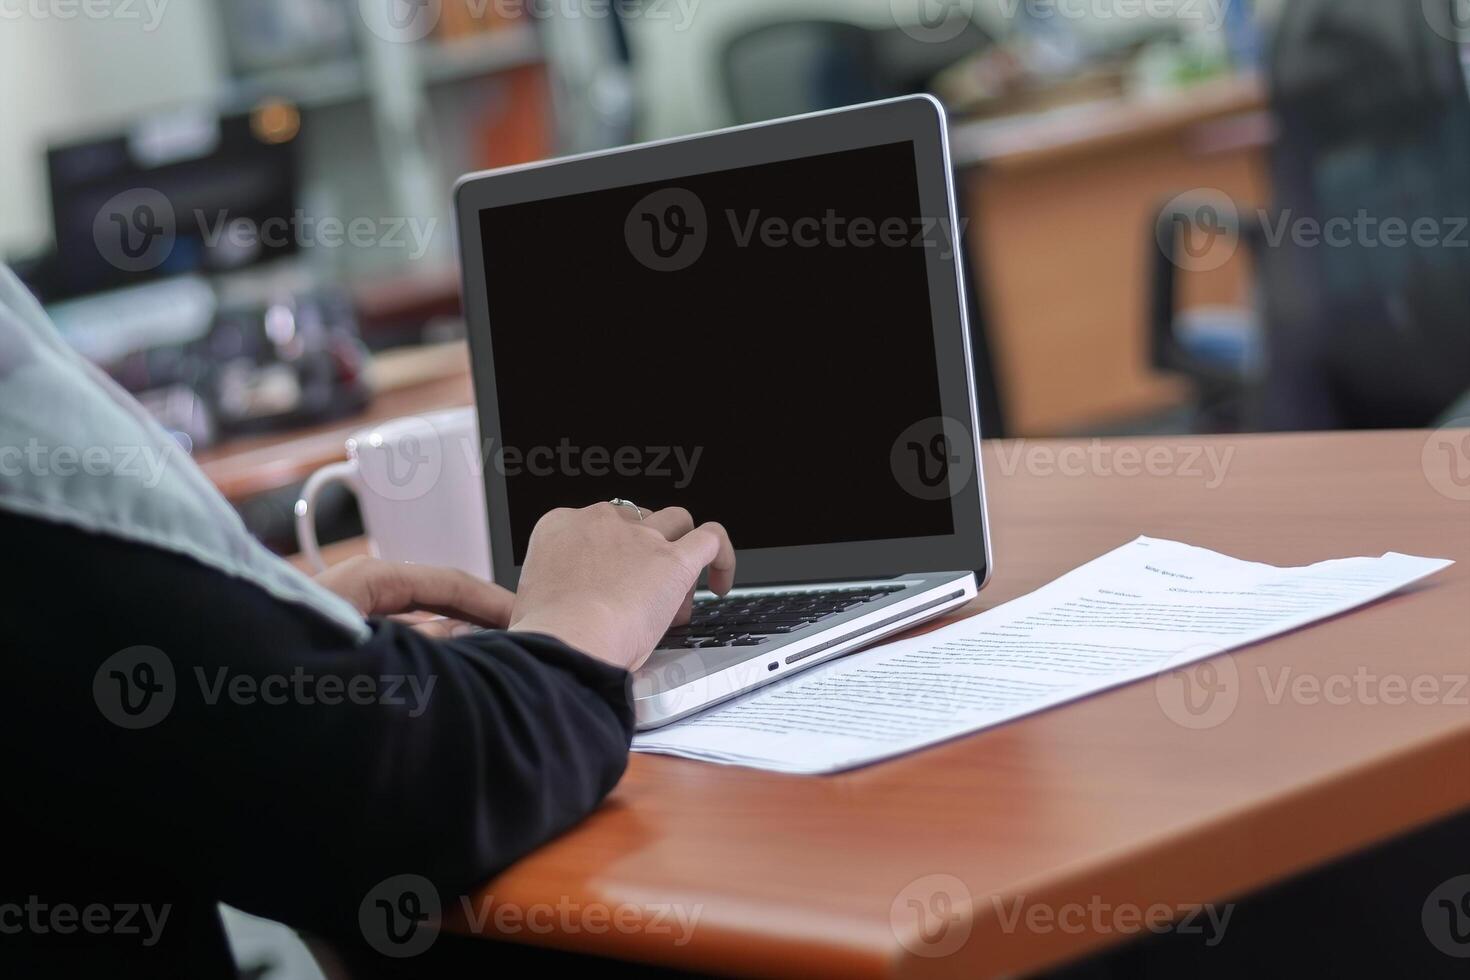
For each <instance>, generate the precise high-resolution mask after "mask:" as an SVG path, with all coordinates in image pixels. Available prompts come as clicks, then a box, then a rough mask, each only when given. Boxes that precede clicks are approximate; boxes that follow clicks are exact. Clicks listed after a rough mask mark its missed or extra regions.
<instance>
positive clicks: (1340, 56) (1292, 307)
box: [1150, 0, 1470, 430]
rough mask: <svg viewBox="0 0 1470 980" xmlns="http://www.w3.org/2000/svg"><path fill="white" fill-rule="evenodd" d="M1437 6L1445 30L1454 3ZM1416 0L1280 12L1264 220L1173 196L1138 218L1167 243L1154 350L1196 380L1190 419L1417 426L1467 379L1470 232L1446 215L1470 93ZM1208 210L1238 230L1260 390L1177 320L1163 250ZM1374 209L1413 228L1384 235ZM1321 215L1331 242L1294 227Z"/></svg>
mask: <svg viewBox="0 0 1470 980" xmlns="http://www.w3.org/2000/svg"><path fill="white" fill-rule="evenodd" d="M1436 2H1443V3H1444V5H1445V8H1446V15H1445V20H1444V22H1443V23H1445V24H1449V23H1453V21H1452V20H1450V17H1449V13H1448V10H1449V4H1450V2H1451V0H1436ZM1425 9H1426V8H1425V7H1424V5H1423V4H1422V3H1421V0H1297V2H1295V3H1293V4H1289V5H1287V7H1286V9H1285V11H1284V13H1283V16H1282V21H1281V24H1280V26H1279V29H1278V32H1277V34H1276V37H1275V38H1274V42H1273V45H1272V52H1271V58H1270V63H1269V64H1270V68H1269V71H1270V87H1271V107H1272V110H1273V112H1274V114H1275V116H1276V119H1277V124H1278V125H1277V128H1278V131H1279V133H1280V136H1279V138H1278V141H1277V144H1276V145H1275V147H1274V148H1273V151H1272V154H1271V171H1272V178H1273V183H1274V194H1275V202H1274V205H1273V207H1272V209H1271V213H1270V214H1269V215H1268V216H1267V217H1266V218H1265V220H1264V221H1263V220H1262V218H1261V216H1258V215H1254V214H1240V215H1234V214H1231V215H1223V216H1222V215H1220V214H1219V209H1215V210H1214V211H1208V210H1201V202H1199V201H1189V200H1186V201H1183V202H1176V205H1175V206H1173V207H1171V208H1168V209H1166V210H1165V211H1164V212H1162V213H1160V215H1159V218H1158V227H1157V228H1156V229H1150V233H1151V234H1152V235H1156V236H1157V238H1158V240H1159V241H1160V242H1162V243H1164V248H1163V249H1162V251H1163V252H1164V253H1165V254H1164V255H1163V256H1162V257H1161V258H1160V260H1159V261H1158V262H1157V263H1156V264H1155V267H1154V272H1153V280H1154V281H1153V285H1152V299H1153V305H1152V311H1151V317H1152V322H1151V324H1150V335H1151V337H1152V342H1153V360H1154V364H1155V366H1157V367H1159V368H1162V369H1166V370H1174V371H1180V372H1182V373H1184V374H1186V375H1187V376H1189V377H1191V378H1192V379H1194V381H1195V383H1196V385H1197V387H1198V389H1199V392H1200V402H1201V405H1202V411H1201V418H1200V421H1199V423H1198V426H1197V427H1199V428H1212V427H1219V426H1220V424H1221V419H1222V418H1223V419H1224V420H1226V424H1229V422H1230V420H1234V421H1235V422H1237V423H1239V425H1240V427H1242V428H1262V429H1268V430H1282V429H1331V428H1391V427H1418V426H1423V425H1427V424H1430V423H1431V422H1432V421H1433V420H1434V419H1435V417H1436V416H1437V415H1439V414H1440V413H1441V412H1443V411H1444V410H1445V409H1446V408H1447V407H1448V406H1449V405H1450V404H1451V403H1453V402H1454V401H1455V399H1456V398H1458V397H1459V396H1460V395H1461V394H1462V393H1464V392H1465V391H1466V390H1467V388H1470V289H1467V288H1466V286H1465V283H1466V282H1467V281H1470V230H1467V229H1466V228H1464V227H1462V226H1461V224H1460V222H1462V221H1464V220H1465V219H1464V218H1461V219H1459V221H1457V220H1455V219H1454V218H1453V216H1456V215H1459V216H1466V217H1470V95H1467V90H1466V76H1465V69H1464V67H1463V66H1462V64H1461V61H1460V49H1459V45H1458V44H1456V43H1455V42H1453V41H1450V40H1449V39H1448V38H1447V37H1446V36H1444V35H1442V34H1441V33H1439V32H1437V31H1436V30H1435V29H1434V28H1433V27H1432V26H1431V23H1430V19H1429V18H1426V17H1425V15H1424V11H1425ZM1205 213H1210V214H1211V215H1212V220H1221V221H1223V223H1222V224H1220V225H1219V226H1218V227H1217V228H1216V231H1217V232H1227V233H1228V232H1229V231H1232V230H1233V231H1235V232H1237V233H1238V234H1239V235H1240V240H1241V242H1242V243H1244V244H1245V245H1246V246H1247V247H1248V248H1249V250H1250V255H1251V257H1252V259H1253V261H1254V264H1255V268H1256V271H1257V276H1258V283H1259V293H1260V296H1261V322H1262V324H1263V326H1262V331H1263V337H1262V338H1261V340H1262V343H1263V345H1264V347H1265V350H1266V370H1265V374H1264V377H1263V378H1262V379H1261V380H1260V383H1259V385H1256V384H1255V383H1254V382H1253V380H1252V379H1251V378H1250V377H1248V376H1247V375H1245V374H1244V373H1243V372H1241V371H1240V370H1238V369H1237V368H1234V367H1232V366H1230V365H1228V364H1222V363H1220V362H1218V361H1214V362H1212V361H1211V360H1210V359H1209V358H1208V357H1207V356H1202V355H1201V353H1200V352H1199V351H1198V350H1197V349H1192V346H1191V343H1190V338H1188V337H1187V336H1186V335H1185V333H1184V332H1183V331H1181V330H1180V329H1179V322H1178V319H1177V317H1176V310H1175V309H1174V303H1175V292H1176V283H1175V279H1176V277H1177V275H1178V266H1177V264H1176V263H1174V262H1172V261H1170V259H1171V258H1172V253H1174V251H1175V250H1177V249H1178V248H1181V247H1183V241H1182V239H1183V234H1184V233H1185V232H1188V231H1189V230H1190V229H1191V227H1192V226H1195V230H1196V231H1198V230H1199V229H1198V228H1197V224H1198V221H1197V219H1198V217H1199V216H1200V215H1201V214H1205ZM1362 216H1366V217H1367V218H1368V219H1370V220H1371V222H1372V223H1371V224H1367V223H1364V221H1363V218H1362ZM1388 219H1396V222H1397V223H1401V225H1400V226H1401V227H1403V228H1406V229H1410V230H1412V229H1414V228H1416V227H1420V228H1424V229H1426V231H1425V233H1424V237H1423V238H1421V239H1419V240H1415V238H1414V237H1412V236H1404V235H1400V234H1398V233H1397V232H1392V231H1390V229H1389V227H1388V226H1387V225H1386V222H1387V220H1388ZM1232 222H1234V224H1233V225H1232V224H1231V223H1232ZM1334 222H1335V223H1336V227H1337V229H1338V232H1337V233H1336V234H1335V236H1334V242H1335V243H1328V242H1327V241H1326V240H1325V238H1324V239H1323V240H1322V241H1319V242H1317V243H1316V244H1311V243H1310V242H1303V241H1300V240H1298V239H1297V238H1296V236H1294V234H1293V231H1294V230H1298V229H1304V228H1305V229H1308V230H1311V229H1324V230H1325V229H1327V228H1328V227H1329V225H1330V223H1334ZM1343 229H1347V231H1346V232H1344V231H1343ZM1405 238H1407V240H1405V241H1403V242H1402V243H1401V244H1395V243H1397V242H1400V240H1401V239H1405ZM1457 239H1458V240H1457ZM1151 247H1152V246H1151ZM1221 406H1226V408H1225V409H1224V410H1223V411H1222V410H1221Z"/></svg>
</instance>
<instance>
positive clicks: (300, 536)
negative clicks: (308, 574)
mask: <svg viewBox="0 0 1470 980" xmlns="http://www.w3.org/2000/svg"><path fill="white" fill-rule="evenodd" d="M356 474H357V464H356V463H352V462H343V463H333V464H332V465H331V466H324V467H322V468H321V469H319V470H317V471H316V472H315V473H313V474H312V475H311V477H310V478H309V479H308V480H307V481H306V485H305V486H304V487H302V488H301V499H300V500H298V501H296V541H297V543H298V544H299V545H300V546H301V554H302V555H303V556H304V557H305V558H306V561H307V563H308V564H310V565H311V566H312V567H313V568H315V569H316V570H317V571H318V572H325V571H326V570H327V563H326V560H325V559H323V558H322V549H321V547H320V546H319V545H318V544H317V540H316V498H317V496H318V495H320V494H321V492H322V491H323V490H324V489H326V487H327V485H328V484H332V483H342V484H345V485H346V486H348V487H349V488H350V487H351V486H352V478H353V477H354V476H355V475H356Z"/></svg>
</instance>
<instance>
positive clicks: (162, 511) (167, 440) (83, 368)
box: [0, 264, 369, 642]
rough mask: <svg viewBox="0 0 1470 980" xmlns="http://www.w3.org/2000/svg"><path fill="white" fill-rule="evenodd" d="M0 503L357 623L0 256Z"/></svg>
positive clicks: (356, 636)
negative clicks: (62, 332) (254, 525)
mask: <svg viewBox="0 0 1470 980" xmlns="http://www.w3.org/2000/svg"><path fill="white" fill-rule="evenodd" d="M0 509H4V510H6V511H10V512H11V513H14V514H20V515H23V516H25V517H32V518H39V519H40V520H45V521H52V522H55V523H58V524H66V525H69V526H71V527H75V528H80V529H81V530H84V531H89V532H92V533H94V534H105V535H110V536H112V537H115V538H120V539H123V540H126V541H130V542H134V543H137V544H143V545H148V546H150V547H154V548H161V549H163V550H166V551H172V552H175V553H177V554H180V555H186V556H188V557H189V558H192V559H194V560H195V561H198V562H200V563H202V564H204V565H207V566H209V567H210V568H214V569H218V570H219V571H221V572H224V573H225V574H227V575H231V576H233V577H235V578H237V579H241V580H243V581H246V582H250V583H252V584H254V585H257V586H259V587H260V588H262V589H265V590H266V591H267V592H269V593H270V594H271V595H273V596H275V597H276V598H278V599H281V600H283V601H285V602H290V603H293V604H295V605H298V606H301V607H302V608H304V609H307V610H309V611H310V612H312V613H314V614H316V615H317V616H320V617H321V618H322V619H325V620H326V621H328V622H329V623H331V624H333V625H335V626H337V627H338V628H340V629H341V630H342V631H343V632H345V633H346V634H348V635H349V636H350V637H351V638H352V639H353V640H354V641H357V642H361V641H362V640H364V639H366V638H367V636H368V635H369V629H368V626H367V623H366V622H365V621H364V620H363V617H362V616H361V615H359V614H358V612H357V610H355V609H354V608H353V607H352V606H351V605H350V604H349V603H348V602H347V601H346V600H344V599H342V598H341V597H340V596H337V595H336V594H334V593H332V592H330V591H328V590H327V589H325V588H323V587H322V586H320V585H318V584H317V583H316V582H314V581H312V580H311V579H310V578H308V577H307V576H306V575H303V574H302V573H301V572H298V571H297V570H296V569H295V568H293V567H292V566H291V565H289V564H288V563H286V562H285V561H282V560H281V559H280V558H278V557H276V556H275V555H273V554H271V552H270V551H269V550H267V549H266V548H265V547H264V546H263V545H262V544H260V542H258V541H256V540H255V538H253V537H251V535H250V533H249V532H248V531H246V530H245V525H244V524H243V523H242V522H241V520H240V517H239V515H238V514H236V513H235V510H234V508H232V507H231V506H230V505H229V503H228V502H227V501H226V500H225V499H224V498H223V497H222V496H220V494H219V491H217V490H216V489H215V488H214V486H213V485H212V484H211V483H210V482H209V480H208V479H207V478H206V477H205V476H204V474H203V473H201V472H200V470H199V468H198V467H197V466H196V465H195V464H194V461H193V460H192V459H190V458H189V455H188V454H187V453H186V452H184V450H183V449H182V448H181V447H180V446H179V445H178V443H177V442H175V441H174V439H173V438H172V437H171V436H170V435H169V434H168V433H167V432H165V431H164V430H163V429H162V428H161V427H160V426H159V425H158V424H157V423H156V422H155V421H154V420H153V418H152V417H151V416H150V415H149V414H148V413H147V412H146V411H145V410H144V409H143V407H142V406H141V405H139V404H138V403H137V401H135V400H134V399H133V398H132V397H131V396H129V395H128V394H127V392H125V391H123V390H122V389H121V388H120V387H118V386H117V385H116V384H115V383H114V382H113V381H112V379H111V378H109V377H107V375H105V374H104V373H103V372H101V371H99V370H98V369H97V368H96V367H94V366H93V365H92V364H91V363H89V362H88V361H86V360H85V359H84V358H82V357H81V356H80V355H78V354H77V353H76V352H75V351H73V350H72V349H71V348H70V347H69V346H67V344H66V342H65V341H63V340H62V339H61V337H60V336H59V335H58V334H57V332H56V330H55V328H54V327H53V326H52V325H51V322H50V321H49V320H48V318H47V317H46V313H45V311H44V310H42V309H41V307H40V305H39V304H38V303H37V302H36V301H35V298H34V297H32V296H31V295H30V293H29V292H27V291H26V289H25V287H24V286H23V285H22V284H21V282H20V280H18V279H17V278H16V277H15V274H14V273H13V272H11V271H10V269H8V268H6V267H5V266H4V265H3V264H0ZM56 587H57V588H65V587H66V586H65V583H57V586H56ZM159 598H160V602H161V604H162V602H163V601H165V600H167V601H177V600H178V599H179V597H176V596H160V597H159Z"/></svg>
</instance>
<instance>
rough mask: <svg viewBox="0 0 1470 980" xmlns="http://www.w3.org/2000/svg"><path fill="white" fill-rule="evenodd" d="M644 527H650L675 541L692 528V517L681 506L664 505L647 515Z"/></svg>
mask: <svg viewBox="0 0 1470 980" xmlns="http://www.w3.org/2000/svg"><path fill="white" fill-rule="evenodd" d="M643 526H644V527H651V528H653V529H654V530H655V531H657V532H659V533H660V534H662V535H663V536H664V537H665V538H667V539H668V540H670V541H677V540H679V539H680V538H682V537H683V536H684V535H686V534H688V533H689V532H690V531H692V530H694V517H693V516H692V515H690V513H689V512H688V511H687V510H685V509H684V508H683V507H665V508H664V509H663V510H660V511H655V512H654V513H652V514H650V515H648V517H647V518H646V519H645V520H644V521H643Z"/></svg>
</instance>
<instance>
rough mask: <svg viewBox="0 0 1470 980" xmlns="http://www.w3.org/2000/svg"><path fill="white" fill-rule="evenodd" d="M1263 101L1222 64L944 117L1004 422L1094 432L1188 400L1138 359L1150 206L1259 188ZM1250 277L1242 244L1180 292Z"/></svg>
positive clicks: (1204, 297) (1142, 343)
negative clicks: (1154, 92) (1028, 108)
mask: <svg viewBox="0 0 1470 980" xmlns="http://www.w3.org/2000/svg"><path fill="white" fill-rule="evenodd" d="M1265 105H1266V96H1265V92H1264V87H1263V86H1262V85H1261V84H1260V82H1259V81H1257V80H1256V79H1254V78H1250V77H1244V78H1228V79H1222V80H1220V81H1216V82H1210V83H1206V84H1202V85H1199V86H1196V87H1195V88H1193V89H1189V90H1187V91H1184V92H1180V93H1178V94H1175V95H1172V96H1168V97H1165V98H1160V99H1156V100H1152V101H1148V100H1142V101H1141V100H1132V99H1128V100H1114V101H1109V102H1100V103H1096V104H1092V105H1087V106H1077V107H1072V108H1067V109H1061V110H1054V111H1051V112H1045V113H1040V114H1037V115H1034V116H1029V117H1025V118H1020V119H998V120H984V121H980V122H973V123H963V122H961V123H956V124H955V125H954V126H953V128H952V132H951V141H952V144H953V150H954V155H955V162H956V165H957V166H958V167H959V168H961V170H962V176H963V185H964V189H965V191H966V202H965V203H966V206H967V207H968V208H969V210H970V217H971V221H970V225H969V229H968V235H969V240H970V244H971V247H972V249H973V250H974V255H975V261H976V264H977V267H978V268H979V269H980V280H981V281H980V283H979V288H978V290H977V291H978V293H979V295H980V296H981V298H982V301H983V302H984V304H985V308H986V309H985V313H986V314H987V317H986V325H987V328H988V334H989V339H990V341H991V345H992V348H993V354H994V358H995V365H996V373H997V375H998V384H999V388H1000V394H1001V397H1002V402H1003V405H1004V408H1005V411H1006V419H1007V425H1008V427H1009V433H1008V434H1010V435H1022V436H1047V435H1067V434H1078V433H1087V432H1095V431H1098V429H1099V428H1103V427H1106V426H1108V425H1116V424H1118V423H1119V422H1126V421H1127V420H1129V419H1132V418H1137V417H1141V416H1147V415H1150V414H1154V413H1157V412H1160V411H1163V410H1167V409H1169V408H1171V407H1173V406H1176V405H1179V404H1181V403H1183V402H1184V401H1185V400H1186V398H1187V396H1188V394H1189V391H1188V388H1187V386H1186V385H1185V384H1184V383H1183V382H1182V381H1181V380H1180V379H1178V378H1175V377H1171V376H1167V375H1161V374H1159V373H1157V372H1155V371H1154V370H1153V369H1152V367H1151V366H1150V364H1149V351H1148V329H1147V309H1148V306H1147V302H1148V295H1149V293H1148V283H1149V276H1150V274H1151V265H1150V263H1151V262H1152V256H1153V254H1154V253H1153V249H1154V248H1155V247H1156V246H1155V245H1154V244H1153V242H1152V238H1151V236H1152V228H1153V221H1154V218H1155V217H1156V216H1157V214H1158V210H1159V208H1160V207H1161V206H1162V205H1163V204H1164V203H1165V202H1166V201H1168V200H1169V199H1171V198H1172V197H1174V196H1176V195H1178V194H1181V193H1184V192H1186V191H1196V190H1200V189H1206V188H1210V189H1216V190H1219V191H1223V192H1224V193H1225V194H1228V195H1229V196H1230V197H1231V198H1232V199H1234V200H1236V201H1238V202H1240V203H1241V206H1242V207H1246V206H1256V205H1259V204H1264V203H1266V202H1267V201H1268V200H1269V197H1270V189H1269V180H1268V177H1267V174H1266V168H1265V155H1264V151H1263V148H1264V147H1265V146H1266V145H1267V144H1268V143H1269V142H1270V139H1271V135H1272V132H1271V124H1270V119H1269V117H1268V116H1267V115H1266V113H1265V111H1264V110H1265ZM1241 252H1242V253H1243V252H1245V250H1244V249H1242V250H1241ZM1249 282H1250V277H1249V269H1248V265H1247V261H1246V258H1245V256H1244V255H1238V256H1236V257H1235V258H1234V259H1233V260H1232V261H1231V262H1230V263H1229V264H1228V265H1226V266H1225V267H1224V268H1221V269H1217V270H1214V271H1212V272H1208V273H1192V274H1189V275H1186V276H1183V277H1182V278H1181V281H1180V288H1181V296H1180V302H1181V307H1190V306H1202V305H1226V306H1243V307H1249V306H1250V305H1251V298H1250V291H1249Z"/></svg>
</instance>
